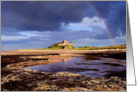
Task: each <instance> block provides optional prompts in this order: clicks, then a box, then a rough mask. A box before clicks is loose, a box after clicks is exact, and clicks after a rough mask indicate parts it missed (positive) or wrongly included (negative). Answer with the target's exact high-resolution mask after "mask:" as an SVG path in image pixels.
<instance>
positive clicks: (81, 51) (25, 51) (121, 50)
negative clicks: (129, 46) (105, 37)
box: [1, 49, 126, 55]
mask: <svg viewBox="0 0 137 92" xmlns="http://www.w3.org/2000/svg"><path fill="white" fill-rule="evenodd" d="M34 52H35V53H34ZM122 52H126V49H104V50H17V51H1V55H20V54H25V55H30V54H31V55H34V54H84V53H89V54H92V53H122Z"/></svg>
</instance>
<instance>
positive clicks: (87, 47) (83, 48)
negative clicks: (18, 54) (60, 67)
mask: <svg viewBox="0 0 137 92" xmlns="http://www.w3.org/2000/svg"><path fill="white" fill-rule="evenodd" d="M64 47H65V46H50V47H48V48H40V49H21V50H101V49H126V45H125V44H123V45H116V46H104V47H89V46H85V47H78V48H75V47H74V46H68V47H69V49H64Z"/></svg>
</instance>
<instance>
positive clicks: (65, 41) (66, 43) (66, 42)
mask: <svg viewBox="0 0 137 92" xmlns="http://www.w3.org/2000/svg"><path fill="white" fill-rule="evenodd" d="M55 45H57V46H65V45H71V46H73V42H70V43H68V41H67V40H63V42H58V43H54V44H52V46H55Z"/></svg>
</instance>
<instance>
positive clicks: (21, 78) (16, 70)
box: [1, 56, 126, 91]
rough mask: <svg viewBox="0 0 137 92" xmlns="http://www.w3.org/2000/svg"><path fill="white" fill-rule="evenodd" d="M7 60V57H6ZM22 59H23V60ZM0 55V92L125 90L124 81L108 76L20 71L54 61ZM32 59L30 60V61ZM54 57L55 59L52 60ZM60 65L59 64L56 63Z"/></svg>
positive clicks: (123, 79)
mask: <svg viewBox="0 0 137 92" xmlns="http://www.w3.org/2000/svg"><path fill="white" fill-rule="evenodd" d="M6 57H10V58H6ZM24 57H25V58H24ZM24 57H22V56H2V70H1V71H2V75H1V90H2V91H125V90H126V79H125V78H119V77H116V76H112V77H104V78H97V77H87V76H84V75H81V74H76V73H71V72H57V73H50V72H40V71H37V70H31V69H29V68H24V67H27V66H33V65H40V64H41V65H42V64H50V63H53V62H55V61H54V59H53V57H52V59H53V60H52V59H48V58H46V59H45V60H41V59H40V57H39V58H36V59H37V60H34V59H33V56H29V57H28V56H24ZM30 58H31V59H33V61H32V60H30ZM56 58H57V57H56ZM62 58H63V59H64V58H65V57H62ZM57 62H60V61H57Z"/></svg>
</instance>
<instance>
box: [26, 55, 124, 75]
mask: <svg viewBox="0 0 137 92" xmlns="http://www.w3.org/2000/svg"><path fill="white" fill-rule="evenodd" d="M90 59H91V60H90ZM107 60H113V62H105V61H107ZM114 61H115V59H112V58H102V57H96V58H90V57H88V59H87V57H86V56H81V57H71V58H69V57H68V58H65V59H64V60H62V62H58V63H52V64H47V65H39V66H33V67H27V68H30V69H33V70H39V71H42V72H53V73H56V72H73V73H79V74H82V75H86V76H90V77H105V76H107V75H110V74H111V75H112V73H113V76H118V77H119V75H116V74H117V73H115V72H120V71H125V70H126V64H125V63H120V62H126V60H119V61H120V62H114ZM114 74H115V75H114Z"/></svg>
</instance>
